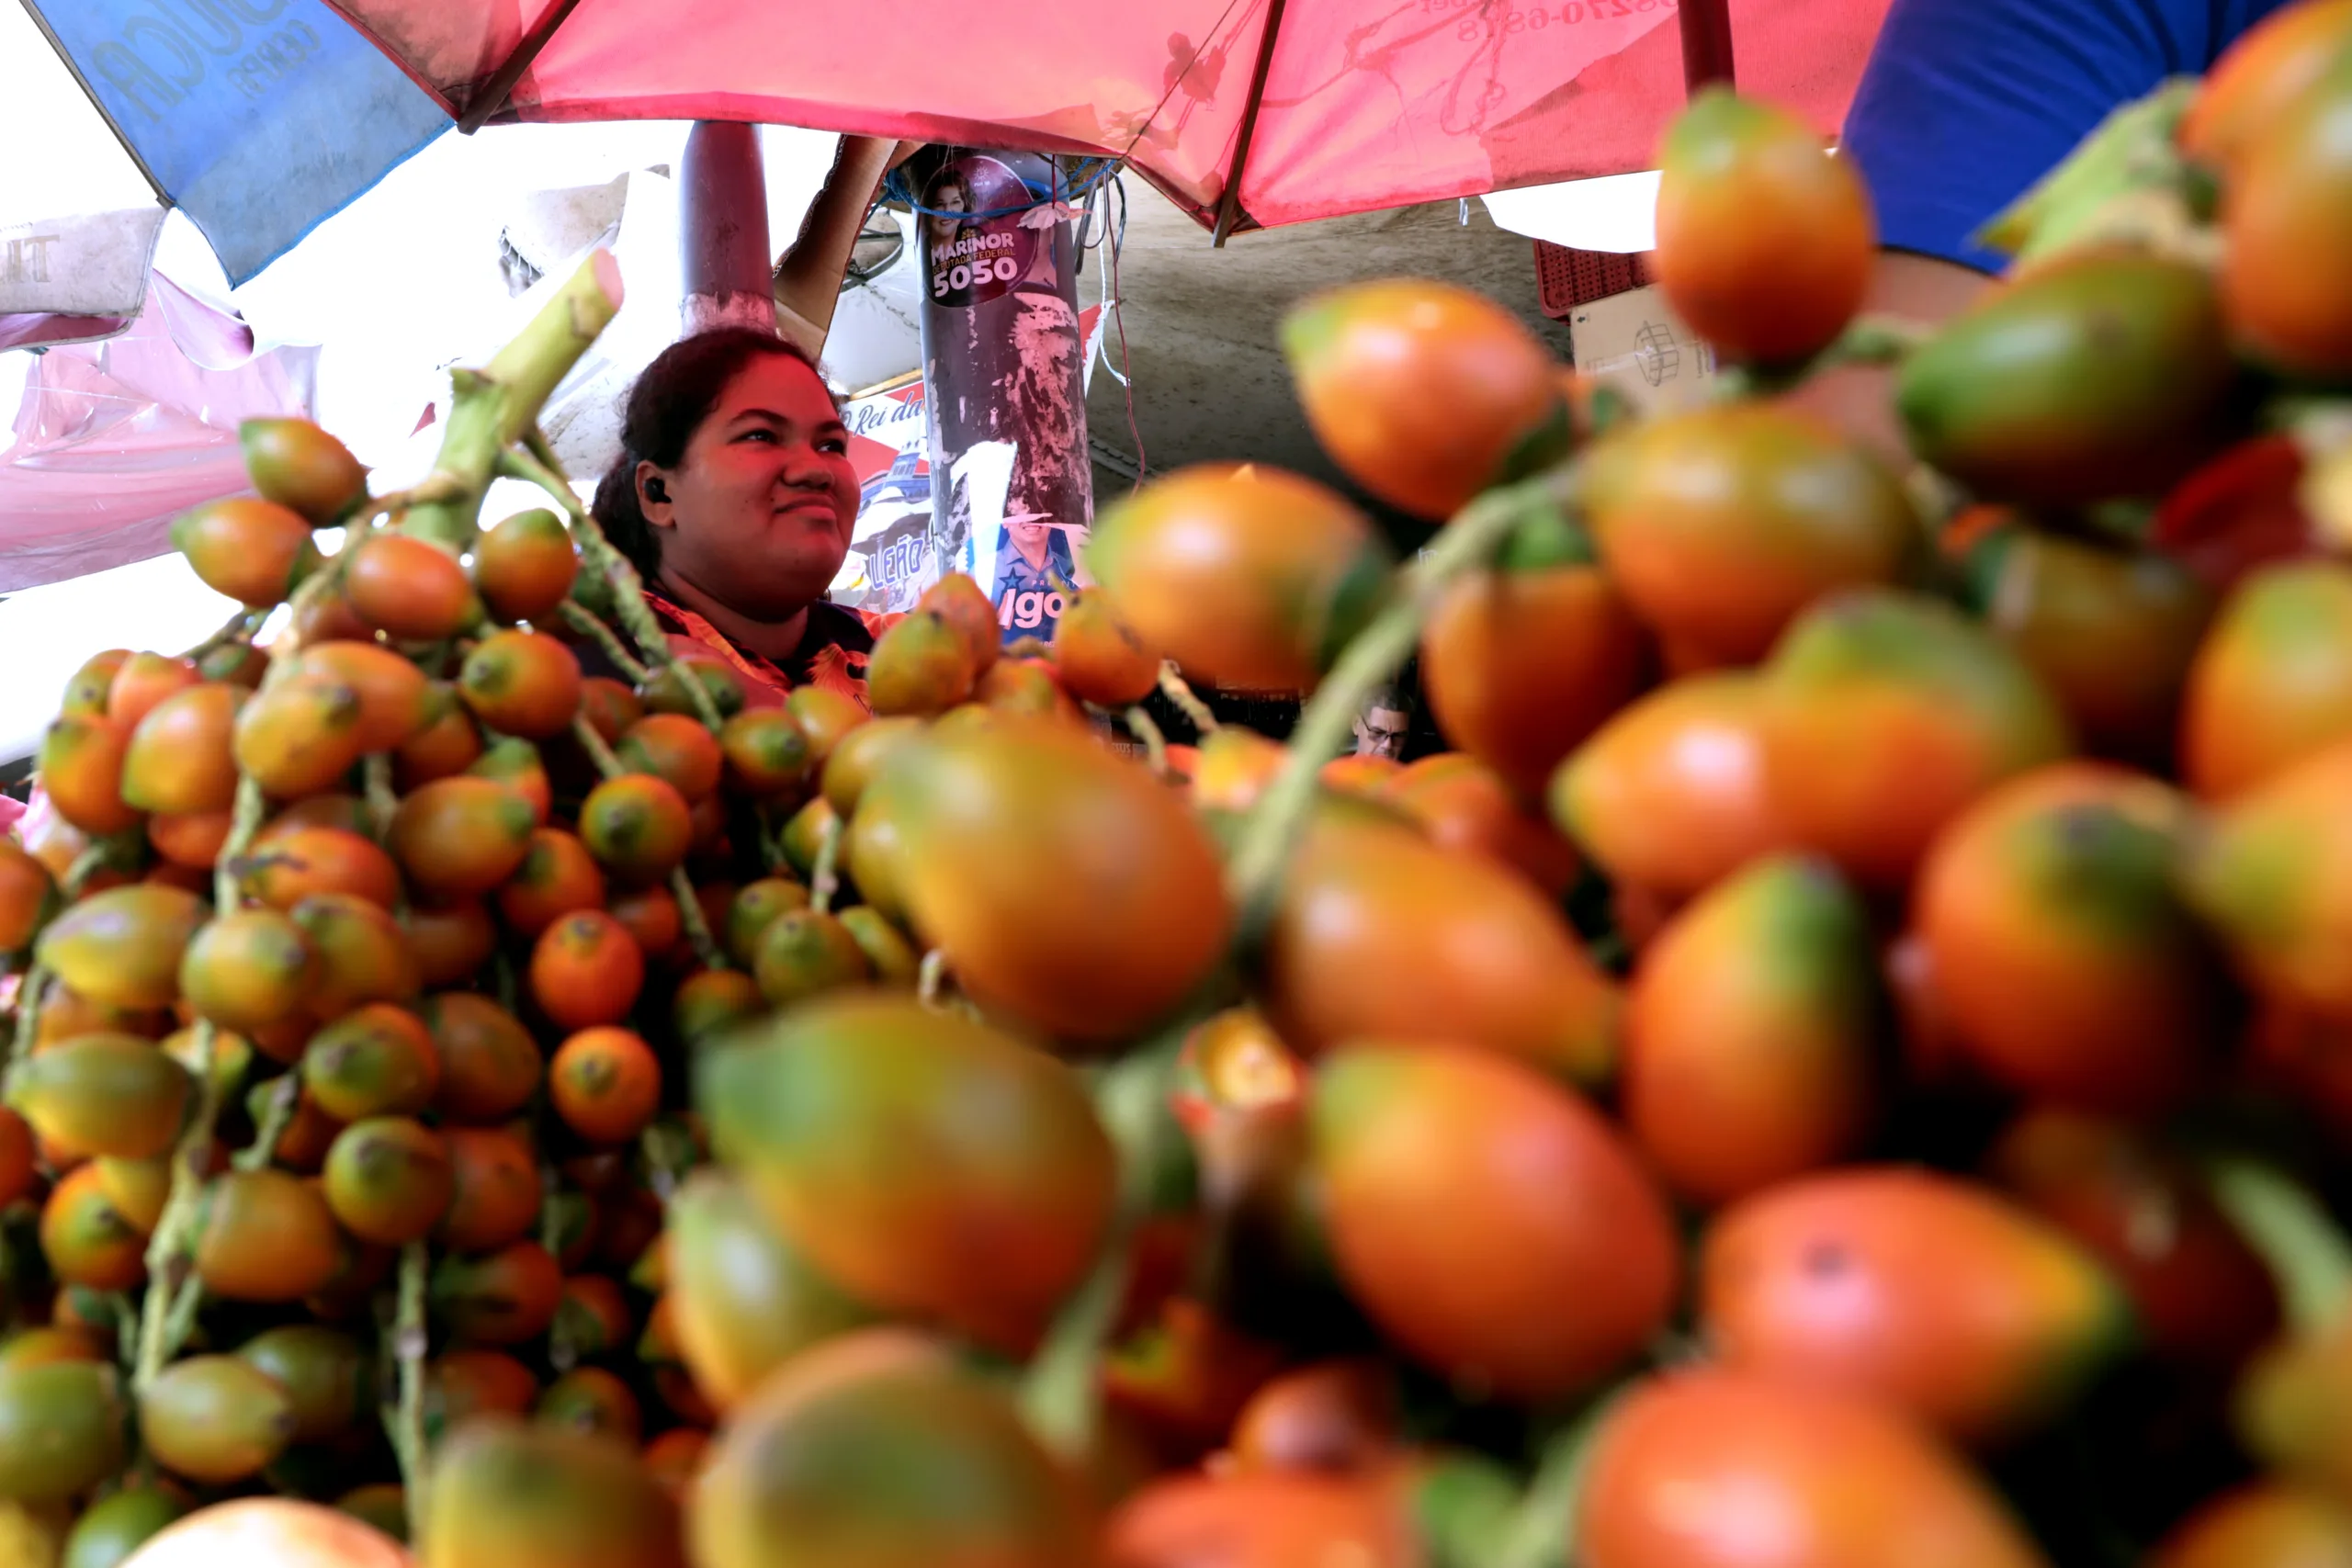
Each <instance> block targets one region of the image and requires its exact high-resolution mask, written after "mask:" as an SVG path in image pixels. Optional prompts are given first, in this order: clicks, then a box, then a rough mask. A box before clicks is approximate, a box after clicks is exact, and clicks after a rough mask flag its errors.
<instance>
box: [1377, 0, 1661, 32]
mask: <svg viewBox="0 0 2352 1568" xmlns="http://www.w3.org/2000/svg"><path fill="white" fill-rule="evenodd" d="M1479 4H1481V0H1421V9H1422V10H1423V11H1428V12H1436V13H1442V12H1446V11H1462V10H1467V9H1469V8H1470V7H1472V6H1477V5H1479ZM1674 6H1675V0H1562V4H1560V5H1559V6H1526V7H1523V8H1521V9H1517V10H1511V11H1506V12H1504V13H1503V14H1502V15H1500V16H1499V17H1498V16H1496V15H1493V14H1492V13H1487V14H1486V15H1482V16H1476V17H1464V18H1462V22H1461V25H1460V26H1458V27H1456V28H1454V31H1453V36H1454V37H1456V38H1458V39H1464V40H1465V41H1466V40H1468V39H1480V38H1493V37H1494V36H1495V35H1496V34H1498V33H1500V34H1502V35H1504V36H1506V37H1508V36H1510V34H1513V33H1528V32H1541V31H1543V30H1544V28H1549V27H1554V26H1558V27H1564V28H1566V27H1574V26H1575V25H1577V23H1579V22H1607V21H1615V20H1616V19H1617V18H1619V17H1639V16H1646V15H1649V14H1651V13H1653V12H1658V11H1671V10H1673V9H1674Z"/></svg>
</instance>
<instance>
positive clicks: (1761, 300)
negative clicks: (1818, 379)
mask: <svg viewBox="0 0 2352 1568" xmlns="http://www.w3.org/2000/svg"><path fill="white" fill-rule="evenodd" d="M1658 161H1659V168H1660V175H1659V179H1658V199H1657V262H1656V266H1657V282H1658V287H1659V288H1661V289H1663V290H1664V291H1665V293H1666V298H1667V302H1668V304H1670V305H1672V306H1673V307H1674V310H1675V313H1676V314H1677V315H1679V316H1680V317H1681V318H1682V319H1683V320H1684V321H1688V322H1689V323H1690V324H1691V331H1692V332H1694V333H1697V334H1698V335H1699V336H1700V337H1702V338H1704V339H1705V340H1706V341H1707V342H1708V343H1710V344H1713V345H1714V347H1715V348H1716V350H1717V351H1718V352H1720V353H1721V354H1722V355H1724V357H1725V358H1726V359H1729V360H1731V361H1733V362H1734V363H1740V362H1747V363H1758V364H1765V365H1785V364H1789V363H1792V362H1793V361H1796V360H1801V359H1804V357H1806V356H1807V355H1811V354H1813V353H1815V351H1817V350H1819V349H1821V348H1824V347H1826V346H1827V345H1828V344H1829V342H1830V341H1831V340H1832V339H1833V338H1835V337H1836V336H1837V335H1838V332H1839V331H1840V330H1841V329H1842V328H1843V327H1844V326H1845V324H1846V321H1847V319H1848V318H1849V317H1850V316H1851V315H1853V313H1854V311H1855V310H1857V309H1858V308H1859V307H1860V305H1861V302H1862V296H1863V294H1864V292H1865V291H1866V289H1867V288H1868V286H1869V283H1870V277H1871V265H1872V264H1873V262H1874V261H1875V259H1876V249H1877V243H1878V234H1877V227H1876V224H1875V223H1874V222H1873V220H1872V219H1871V201H1870V195H1869V193H1868V192H1867V191H1866V190H1865V189H1864V187H1863V185H1862V178H1861V175H1860V173H1859V172H1858V171H1857V170H1856V169H1855V167H1854V165H1853V164H1852V163H1851V162H1850V161H1849V160H1848V159H1845V158H1833V157H1831V156H1829V152H1828V149H1827V148H1826V146H1824V145H1823V142H1822V139H1821V138H1820V136H1818V135H1817V134H1815V131H1814V130H1813V128H1812V127H1810V126H1808V125H1806V124H1804V122H1803V121H1801V120H1799V119H1797V118H1795V117H1794V116H1792V115H1790V114H1788V113H1787V112H1785V111H1784V110H1781V109H1780V108H1777V107H1773V106H1772V105H1770V104H1766V103H1762V102H1759V101H1758V100H1757V99H1754V98H1744V97H1740V96H1737V95H1736V94H1734V93H1733V92H1731V91H1730V90H1729V89H1728V88H1727V87H1711V88H1709V89H1707V90H1705V91H1703V92H1701V93H1698V94H1695V95H1694V96H1692V97H1691V103H1690V107H1687V108H1685V109H1684V110H1683V111H1682V112H1681V113H1680V114H1679V115H1678V116H1676V117H1675V119H1674V121H1673V123H1672V124H1671V125H1669V126H1668V128H1667V131H1666V137H1665V140H1664V141H1663V142H1662V143H1661V145H1660V149H1659V154H1658Z"/></svg>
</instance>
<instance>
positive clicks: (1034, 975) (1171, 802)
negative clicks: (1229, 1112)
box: [837, 715, 1233, 1040]
mask: <svg viewBox="0 0 2352 1568" xmlns="http://www.w3.org/2000/svg"><path fill="white" fill-rule="evenodd" d="M837 760H838V758H837ZM866 793H867V796H868V798H867V799H865V801H863V802H861V804H860V805H859V807H858V814H859V815H860V816H863V815H865V812H867V811H869V810H874V811H880V812H884V813H887V814H888V817H889V818H890V820H891V821H892V822H893V823H894V824H895V825H896V828H897V832H898V838H899V844H900V846H901V848H900V853H899V857H898V859H897V862H896V863H897V864H898V865H899V867H900V873H901V875H902V876H903V878H904V883H903V886H902V888H901V891H902V893H903V895H904V897H905V898H906V902H907V907H908V908H909V910H910V912H911V913H912V915H913V917H914V925H915V928H916V929H917V930H918V931H921V932H922V936H923V938H924V940H925V941H926V942H928V943H929V944H930V945H932V946H935V947H940V948H944V949H945V950H946V953H947V954H948V959H949V961H950V962H951V963H952V964H954V965H955V968H956V976H957V978H958V980H959V982H960V983H961V984H962V985H963V986H964V987H965V988H966V989H967V991H969V992H970V993H971V995H972V996H973V997H974V998H977V999H978V1000H979V1001H981V1002H982V1003H983V1004H984V1005H988V1006H991V1007H998V1008H1001V1009H1003V1010H1005V1011H1007V1012H1009V1013H1011V1014H1012V1015H1013V1016H1015V1017H1018V1018H1021V1019H1024V1020H1026V1021H1031V1022H1034V1023H1037V1024H1040V1025H1043V1026H1044V1027H1046V1028H1047V1029H1049V1030H1051V1031H1053V1032H1056V1033H1057V1034H1062V1035H1067V1036H1070V1037H1074V1038H1078V1039H1083V1040H1108V1039H1118V1038H1121V1037H1124V1036H1127V1035H1131V1034H1133V1033H1134V1032H1136V1030H1138V1029H1139V1028H1141V1027H1142V1026H1144V1025H1145V1024H1147V1023H1148V1022H1150V1021H1153V1020H1154V1019H1156V1018H1158V1017H1159V1015H1160V1014H1162V1013H1163V1012H1165V1011H1167V1010H1169V1009H1170V1008H1171V1007H1173V1006H1174V1005H1175V1004H1176V1003H1177V1002H1179V1001H1181V1000H1182V999H1183V998H1184V996H1185V995H1186V994H1187V993H1188V992H1189V991H1191V990H1192V988H1193V987H1194V986H1196V985H1198V984H1199V983H1200V982H1201V980H1202V979H1203V978H1204V976H1205V975H1206V974H1207V973H1208V971H1209V968H1210V966H1211V965H1212V964H1215V963H1216V960H1217V959H1218V958H1219V957H1220V956H1221V955H1222V953H1223V952H1224V948H1225V943H1226V941H1227V936H1228V935H1229V934H1230V931H1231V926H1232V919H1233V917H1232V913H1231V911H1230V909H1229V908H1228V906H1227V900H1226V894H1225V883H1224V874H1223V871H1222V868H1221V867H1220V865H1219V863H1218V861H1217V856H1216V851H1215V849H1214V848H1213V846H1212V845H1211V843H1210V840H1209V839H1208V837H1207V835H1206V833H1205V832H1204V830H1203V829H1202V827H1201V826H1200V823H1199V821H1198V819H1197V818H1194V817H1193V815H1192V814H1191V813H1190V812H1189V811H1187V810H1186V809H1185V807H1184V802H1183V800H1182V797H1181V796H1180V795H1176V794H1175V793H1174V792H1173V791H1171V790H1170V789H1168V788H1167V787H1166V786H1165V785H1163V784H1160V783H1159V781H1158V780H1156V779H1154V778H1153V777H1152V776H1151V774H1150V773H1148V772H1147V771H1146V770H1144V769H1143V768H1141V767H1138V766H1137V765H1136V764H1135V763H1133V762H1130V761H1125V760H1124V759H1122V758H1119V757H1117V756H1114V754H1112V753H1111V752H1109V751H1107V750H1104V749H1103V747H1102V746H1100V745H1099V744H1097V743H1096V742H1095V741H1094V740H1093V739H1091V737H1088V736H1084V735H1080V734H1078V733H1075V732H1073V731H1070V730H1069V729H1067V728H1063V727H1061V726H1058V725H1055V724H1052V723H1050V722H1049V721H1046V720H1040V719H1032V718H1025V717H1019V716H1012V715H1003V716H999V717H998V718H997V719H996V720H994V721H993V722H991V723H989V724H988V725H985V726H976V727H971V728H966V729H964V730H962V731H960V732H958V733H956V734H955V735H953V736H948V735H944V734H939V735H932V736H927V737H925V738H923V739H922V740H920V741H919V742H915V743H911V744H910V745H909V746H908V748H907V749H906V750H905V751H904V752H903V753H900V754H897V755H894V756H892V757H891V759H890V760H889V761H888V763H886V764H885V766H884V767H883V769H882V771H881V773H880V776H879V777H878V778H877V779H876V782H875V783H874V784H872V785H871V786H870V787H869V788H868V790H867V792H866ZM1046 866H1052V867H1053V868H1054V871H1053V874H1051V875H1050V876H1046V875H1041V874H1040V873H1041V871H1042V868H1044V867H1046Z"/></svg>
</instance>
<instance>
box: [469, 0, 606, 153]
mask: <svg viewBox="0 0 2352 1568" xmlns="http://www.w3.org/2000/svg"><path fill="white" fill-rule="evenodd" d="M579 5H580V0H556V3H555V4H554V5H552V6H548V8H547V10H546V12H545V13H544V14H543V15H542V16H541V17H539V19H538V21H537V23H535V24H533V26H532V28H531V31H530V34H529V36H527V37H526V38H524V39H522V40H521V41H520V42H518V43H516V44H515V52H514V53H512V54H510V55H508V56H507V57H506V59H505V60H504V61H503V62H502V63H501V64H500V65H499V67H498V69H497V70H496V71H494V72H492V73H491V77H490V80H489V81H487V82H484V83H483V84H482V85H481V92H479V93H476V94H475V95H474V96H473V101H472V102H470V103H469V104H468V105H466V112H465V113H464V114H462V115H460V116H458V131H459V133H460V134H462V135H466V136H471V135H472V134H473V133H474V132H475V131H477V130H481V128H482V127H483V126H484V125H486V124H488V123H489V121H490V117H491V116H492V115H494V114H496V113H497V112H498V111H499V110H500V109H503V108H504V107H506V100H507V98H508V97H509V96H512V95H513V94H514V91H515V83H517V82H520V81H521V80H522V79H523V73H524V72H526V71H528V70H529V69H530V68H531V62H533V61H535V60H537V59H538V57H539V51H541V50H543V49H545V48H547V46H548V40H549V39H553V38H554V37H555V34H556V29H557V28H560V27H562V26H563V24H564V21H565V19H566V18H568V17H570V16H571V13H572V12H573V11H574V10H576V9H577V8H578V7H579Z"/></svg>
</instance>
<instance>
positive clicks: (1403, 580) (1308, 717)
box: [1227, 466, 1576, 940]
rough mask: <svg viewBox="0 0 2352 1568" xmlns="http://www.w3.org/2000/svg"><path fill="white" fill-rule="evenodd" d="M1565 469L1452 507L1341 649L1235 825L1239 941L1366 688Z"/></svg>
mask: <svg viewBox="0 0 2352 1568" xmlns="http://www.w3.org/2000/svg"><path fill="white" fill-rule="evenodd" d="M1575 472H1576V470H1575V468H1574V467H1573V466H1568V467H1564V468H1555V469H1553V470H1551V471H1550V472H1548V473H1545V474H1542V475H1539V476H1537V477H1536V478H1534V479H1525V480H1522V481H1521V482H1520V483H1518V484H1514V485H1509V486H1505V487H1503V488H1501V489H1498V490H1490V491H1487V492H1486V493H1485V494H1484V495H1481V496H1479V497H1478V498H1477V499H1476V501H1473V502H1470V504H1469V505H1467V506H1465V507H1464V508H1463V509H1462V510H1461V511H1460V512H1457V513H1454V514H1453V521H1451V522H1449V523H1448V524H1446V525H1445V526H1444V527H1443V528H1442V529H1441V530H1440V531H1439V533H1438V536H1437V539H1436V541H1435V542H1434V543H1433V544H1431V545H1430V547H1429V548H1428V549H1427V550H1426V551H1424V552H1423V553H1422V554H1421V556H1420V558H1419V559H1417V560H1415V561H1414V562H1413V563H1412V564H1411V565H1410V566H1408V567H1407V568H1406V569H1405V570H1404V571H1403V572H1402V573H1401V574H1400V579H1399V584H1398V592H1397V593H1396V595H1395V596H1394V597H1393V598H1392V599H1391V600H1390V602H1389V604H1387V606H1386V607H1385V608H1384V609H1383V610H1382V611H1381V612H1380V613H1379V614H1378V615H1375V616H1374V617H1373V619H1372V622H1371V624H1370V625H1368V626H1365V627H1364V628H1363V631H1361V632H1359V633H1357V634H1356V637H1355V639H1354V640H1353V641H1352V642H1351V643H1349V644H1348V646H1347V647H1346V648H1345V649H1342V650H1341V651H1340V657H1339V659H1338V660H1337V661H1335V662H1334V663H1333V664H1332V666H1331V670H1330V673H1329V674H1328V675H1326V676H1325V677H1324V678H1323V682H1322V684H1321V685H1319V686H1317V687H1316V688H1315V694H1314V695H1312V696H1311V697H1309V698H1308V699H1307V701H1306V707H1305V708H1303V709H1302V710H1301V711H1300V713H1299V716H1298V726H1297V728H1295V729H1294V730H1292V731H1291V738H1290V755H1289V757H1288V758H1287V759H1285V760H1284V761H1283V768H1282V772H1280V773H1276V774H1275V775H1274V780H1273V783H1272V784H1269V785H1268V786H1267V788H1266V793H1265V794H1264V795H1262V796H1261V797H1260V799H1259V801H1258V804H1257V805H1256V806H1255V807H1252V808H1251V810H1250V816H1249V818H1248V820H1247V821H1246V822H1244V823H1243V825H1242V829H1241V836H1240V839H1239V841H1238V843H1237V844H1236V846H1235V848H1234V852H1233V859H1232V861H1231V863H1229V864H1228V866H1227V887H1228V888H1229V889H1230V890H1231V892H1232V896H1233V902H1234V905H1235V907H1236V908H1238V909H1239V910H1240V911H1241V930H1242V932H1243V935H1244V938H1245V940H1247V939H1248V938H1250V937H1251V936H1254V935H1255V933H1256V932H1258V931H1261V929H1263V927H1264V925H1265V922H1266V919H1267V918H1268V916H1269V915H1270V914H1271V913H1272V904H1273V897H1274V890H1275V886H1276V885H1277V884H1278V883H1279V882H1280V881H1281V879H1282V874H1283V865H1284V864H1285V863H1287V862H1288V860H1289V859H1290V852H1291V847H1292V844H1293V843H1294V842H1295V840H1296V839H1297V837H1298V833H1299V830H1300V829H1301V828H1302V827H1304V826H1305V824H1306V814H1307V810H1308V808H1309V807H1312V806H1313V805H1314V802H1315V790H1316V783H1317V774H1318V773H1320V771H1321V770H1322V767H1323V764H1324V763H1326V762H1328V761H1330V760H1331V759H1332V758H1333V757H1335V756H1337V755H1339V751H1340V747H1341V746H1342V745H1344V744H1346V742H1347V739H1348V734H1349V732H1350V730H1351V728H1353V727H1354V724H1355V720H1356V714H1357V711H1358V710H1359V709H1360V708H1362V706H1363V700H1364V698H1365V697H1367V696H1369V695H1370V694H1372V692H1373V689H1374V687H1376V686H1378V685H1380V684H1381V683H1382V682H1385V681H1387V680H1389V679H1391V678H1392V677H1394V676H1395V674H1396V673H1397V670H1398V669H1399V668H1400V667H1401V666H1402V665H1403V664H1404V662H1405V660H1407V659H1408V658H1409V657H1411V655H1412V652H1413V648H1414V645H1415V644H1417V643H1418V642H1419V640H1420V636H1421V626H1422V623H1423V622H1425V621H1427V620H1428V619H1429V616H1430V611H1431V610H1432V609H1434V608H1435V607H1436V604H1437V601H1438V598H1439V596H1440V595H1441V594H1442V592H1444V590H1445V587H1446V585H1447V584H1448V583H1450V582H1452V581H1453V580H1454V579H1455V578H1457V577H1460V576H1461V575H1462V574H1463V573H1464V572H1466V571H1472V570H1476V569H1477V568H1479V567H1482V566H1484V565H1486V564H1487V562H1488V561H1490V560H1492V559H1493V558H1494V557H1495V555H1496V554H1497V553H1498V551H1499V550H1500V549H1501V548H1502V545H1503V541H1504V540H1505V538H1507V537H1508V536H1510V531H1511V530H1512V529H1513V528H1514V527H1516V526H1517V525H1519V524H1520V523H1521V521H1522V520H1524V519H1525V518H1526V517H1527V515H1528V514H1529V513H1531V512H1536V511H1540V510H1548V509H1554V508H1557V507H1558V506H1559V505H1561V504H1562V502H1563V501H1564V499H1565V496H1566V491H1567V490H1568V489H1569V488H1570V487H1571V486H1572V485H1573V482H1574V476H1575Z"/></svg>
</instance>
